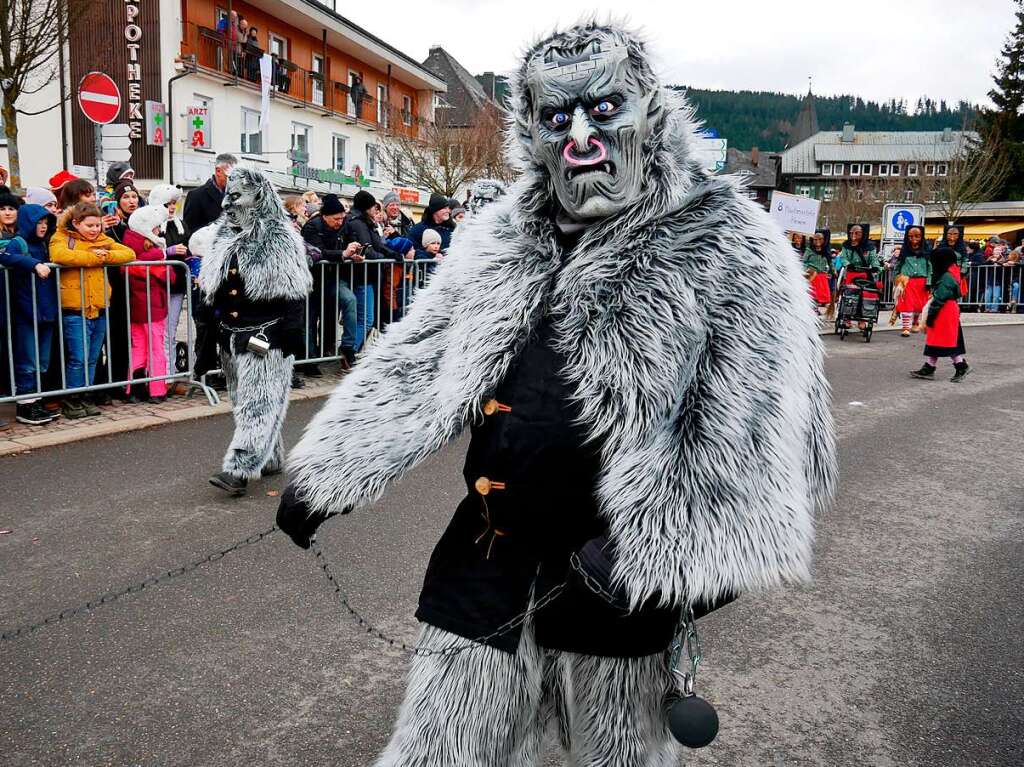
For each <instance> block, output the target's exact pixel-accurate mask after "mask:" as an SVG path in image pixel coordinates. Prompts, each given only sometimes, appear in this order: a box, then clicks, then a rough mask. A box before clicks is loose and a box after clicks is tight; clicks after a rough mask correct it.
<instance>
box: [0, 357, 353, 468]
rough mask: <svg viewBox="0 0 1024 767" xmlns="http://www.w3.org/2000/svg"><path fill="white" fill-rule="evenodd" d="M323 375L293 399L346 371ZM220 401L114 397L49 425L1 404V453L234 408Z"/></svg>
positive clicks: (330, 386) (313, 394)
mask: <svg viewBox="0 0 1024 767" xmlns="http://www.w3.org/2000/svg"><path fill="white" fill-rule="evenodd" d="M321 369H322V370H323V371H324V376H323V378H306V379H305V381H306V386H305V388H303V389H292V391H291V397H290V400H291V401H292V402H295V401H297V400H304V399H316V398H317V397H326V396H327V395H328V394H330V393H331V392H332V391H333V390H334V387H335V386H337V385H338V383H339V382H340V381H341V379H342V377H343V375H344V374H342V373H341V372H340V371H338V366H337V365H321ZM218 394H220V395H221V402H220V404H218V405H210V404H209V403H208V402H207V401H206V397H204V396H203V394H202V392H200V391H199V390H198V389H193V390H192V394H191V396H188V395H177V396H173V397H171V398H170V399H168V400H167V401H166V402H162V403H160V404H143V403H140V404H136V405H129V404H128V403H125V402H119V401H117V400H114V403H113V404H112V405H109V406H107V407H101V408H100V410H101V411H102V414H101V415H98V416H95V417H94V418H83V419H80V420H77V421H71V420H68V419H67V418H58V419H57V420H56V421H51V422H50V423H49V424H47V425H46V426H26V425H25V424H22V423H18V422H16V421H15V420H14V404H13V403H9V404H4V405H0V416H2V417H3V418H4V419H5V420H7V421H10V428H9V429H8V430H7V431H0V456H4V455H11V454H14V453H23V452H25V451H27V450H33V449H35V448H39V447H50V446H52V445H63V444H66V443H68V442H78V441H80V440H83V439H92V438H93V437H103V436H107V435H109V434H120V433H122V432H126V431H135V430H136V429H147V428H149V427H151V426H160V425H162V424H165V423H176V422H178V421H191V420H194V419H196V418H209V417H210V416H214V415H220V414H221V413H230V412H231V403H230V402H229V401H228V399H227V393H226V392H223V391H218Z"/></svg>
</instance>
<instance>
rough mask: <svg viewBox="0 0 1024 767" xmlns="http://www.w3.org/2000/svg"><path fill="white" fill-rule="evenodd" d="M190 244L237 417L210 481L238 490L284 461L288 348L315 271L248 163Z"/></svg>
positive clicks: (298, 333) (297, 338)
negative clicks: (199, 263)
mask: <svg viewBox="0 0 1024 767" xmlns="http://www.w3.org/2000/svg"><path fill="white" fill-rule="evenodd" d="M190 249H191V250H192V251H193V252H194V253H197V254H198V255H201V256H202V259H203V260H202V267H201V268H200V270H199V289H200V290H201V291H202V296H203V301H204V302H205V303H206V304H207V305H209V306H211V307H212V308H213V313H214V316H215V318H216V322H217V328H218V331H217V334H218V343H219V346H220V366H221V369H222V370H223V371H224V376H225V378H226V379H227V384H228V394H229V395H230V397H231V401H232V404H233V409H232V415H233V417H234V421H235V432H234V435H233V436H232V438H231V444H230V445H229V446H228V449H227V452H226V453H225V455H224V461H223V465H222V467H221V471H220V472H218V473H217V474H214V475H213V476H212V477H210V482H211V483H212V484H213V485H215V486H217V487H219V488H221V489H222V490H224V491H226V492H228V493H230V494H231V495H242V494H244V493H245V490H246V485H247V484H248V481H249V480H252V479H258V478H259V477H261V476H266V475H268V474H273V473H277V472H278V471H280V470H281V469H282V468H283V465H284V444H283V442H282V438H281V427H282V426H283V425H284V417H285V413H286V412H287V409H288V392H289V389H290V387H291V381H292V368H293V365H294V363H295V355H296V354H300V355H301V354H302V353H303V352H304V351H305V349H304V348H303V343H302V339H303V335H302V327H303V318H304V315H303V310H304V307H305V302H306V297H307V296H308V295H309V291H310V290H311V289H312V287H313V278H312V275H311V274H310V271H309V267H308V266H307V263H306V253H305V249H304V247H303V244H302V238H301V237H300V236H299V234H298V232H296V231H295V228H294V227H293V226H292V225H291V222H290V221H289V220H288V217H287V215H286V214H285V211H284V206H283V205H282V204H281V200H280V198H279V197H278V195H277V193H276V192H275V191H274V188H273V187H272V186H271V184H270V181H269V180H268V179H267V177H266V176H264V175H263V174H262V173H260V172H258V171H253V170H248V169H246V168H235V169H234V170H233V171H232V172H231V176H230V178H229V179H228V183H227V189H226V190H225V194H224V215H223V216H221V218H220V219H218V220H217V222H215V223H214V224H211V225H210V226H209V227H207V228H206V229H203V230H200V231H199V232H197V233H196V234H194V235H193V236H192V239H191V241H190ZM212 364H215V363H212V362H211V361H209V360H206V361H204V362H203V363H201V366H200V367H205V368H207V369H209V367H210V366H211V365H212Z"/></svg>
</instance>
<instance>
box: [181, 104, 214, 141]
mask: <svg viewBox="0 0 1024 767" xmlns="http://www.w3.org/2000/svg"><path fill="white" fill-rule="evenodd" d="M185 123H186V126H187V128H188V135H189V137H190V139H189V145H190V146H191V147H192V148H193V149H210V148H211V144H212V143H213V137H212V136H211V135H210V108H209V107H208V106H205V105H203V104H192V105H191V106H189V108H188V110H187V111H186V112H185Z"/></svg>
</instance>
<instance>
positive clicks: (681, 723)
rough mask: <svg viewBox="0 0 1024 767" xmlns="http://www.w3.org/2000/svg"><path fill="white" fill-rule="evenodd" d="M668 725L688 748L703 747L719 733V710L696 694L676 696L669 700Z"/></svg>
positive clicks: (676, 737)
mask: <svg viewBox="0 0 1024 767" xmlns="http://www.w3.org/2000/svg"><path fill="white" fill-rule="evenodd" d="M668 727H669V730H671V731H672V735H673V736H674V737H675V739H676V740H678V741H679V742H680V743H682V744H683V745H684V746H686V747H687V748H703V747H704V746H706V745H708V744H709V743H710V742H711V741H713V740H714V739H715V736H716V735H718V712H717V711H715V707H714V706H712V705H711V704H710V703H708V702H707V701H706V700H704V699H703V698H701V697H698V696H696V695H684V696H680V697H674V698H673V699H670V701H669V707H668Z"/></svg>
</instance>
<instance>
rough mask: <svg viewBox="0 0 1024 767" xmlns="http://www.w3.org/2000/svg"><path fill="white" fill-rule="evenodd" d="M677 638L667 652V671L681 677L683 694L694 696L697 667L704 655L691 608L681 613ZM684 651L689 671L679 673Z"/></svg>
mask: <svg viewBox="0 0 1024 767" xmlns="http://www.w3.org/2000/svg"><path fill="white" fill-rule="evenodd" d="M676 633H677V636H676V639H675V641H673V643H672V647H671V648H670V650H669V670H670V671H671V672H672V673H673V674H676V675H677V676H680V677H682V679H683V693H684V694H686V695H693V694H694V687H695V686H696V684H697V667H698V666H700V662H701V660H703V658H704V655H703V652H702V650H701V646H700V636H699V635H698V634H697V621H696V619H695V618H694V617H693V608H692V607H687V608H686V611H685V612H684V613H683V619H682V621H680V626H679V629H678V631H677V632H676ZM684 650H685V651H686V656H687V659H688V660H689V661H690V670H689V671H685V672H680V671H679V661H680V660H682V657H683V651H684Z"/></svg>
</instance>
